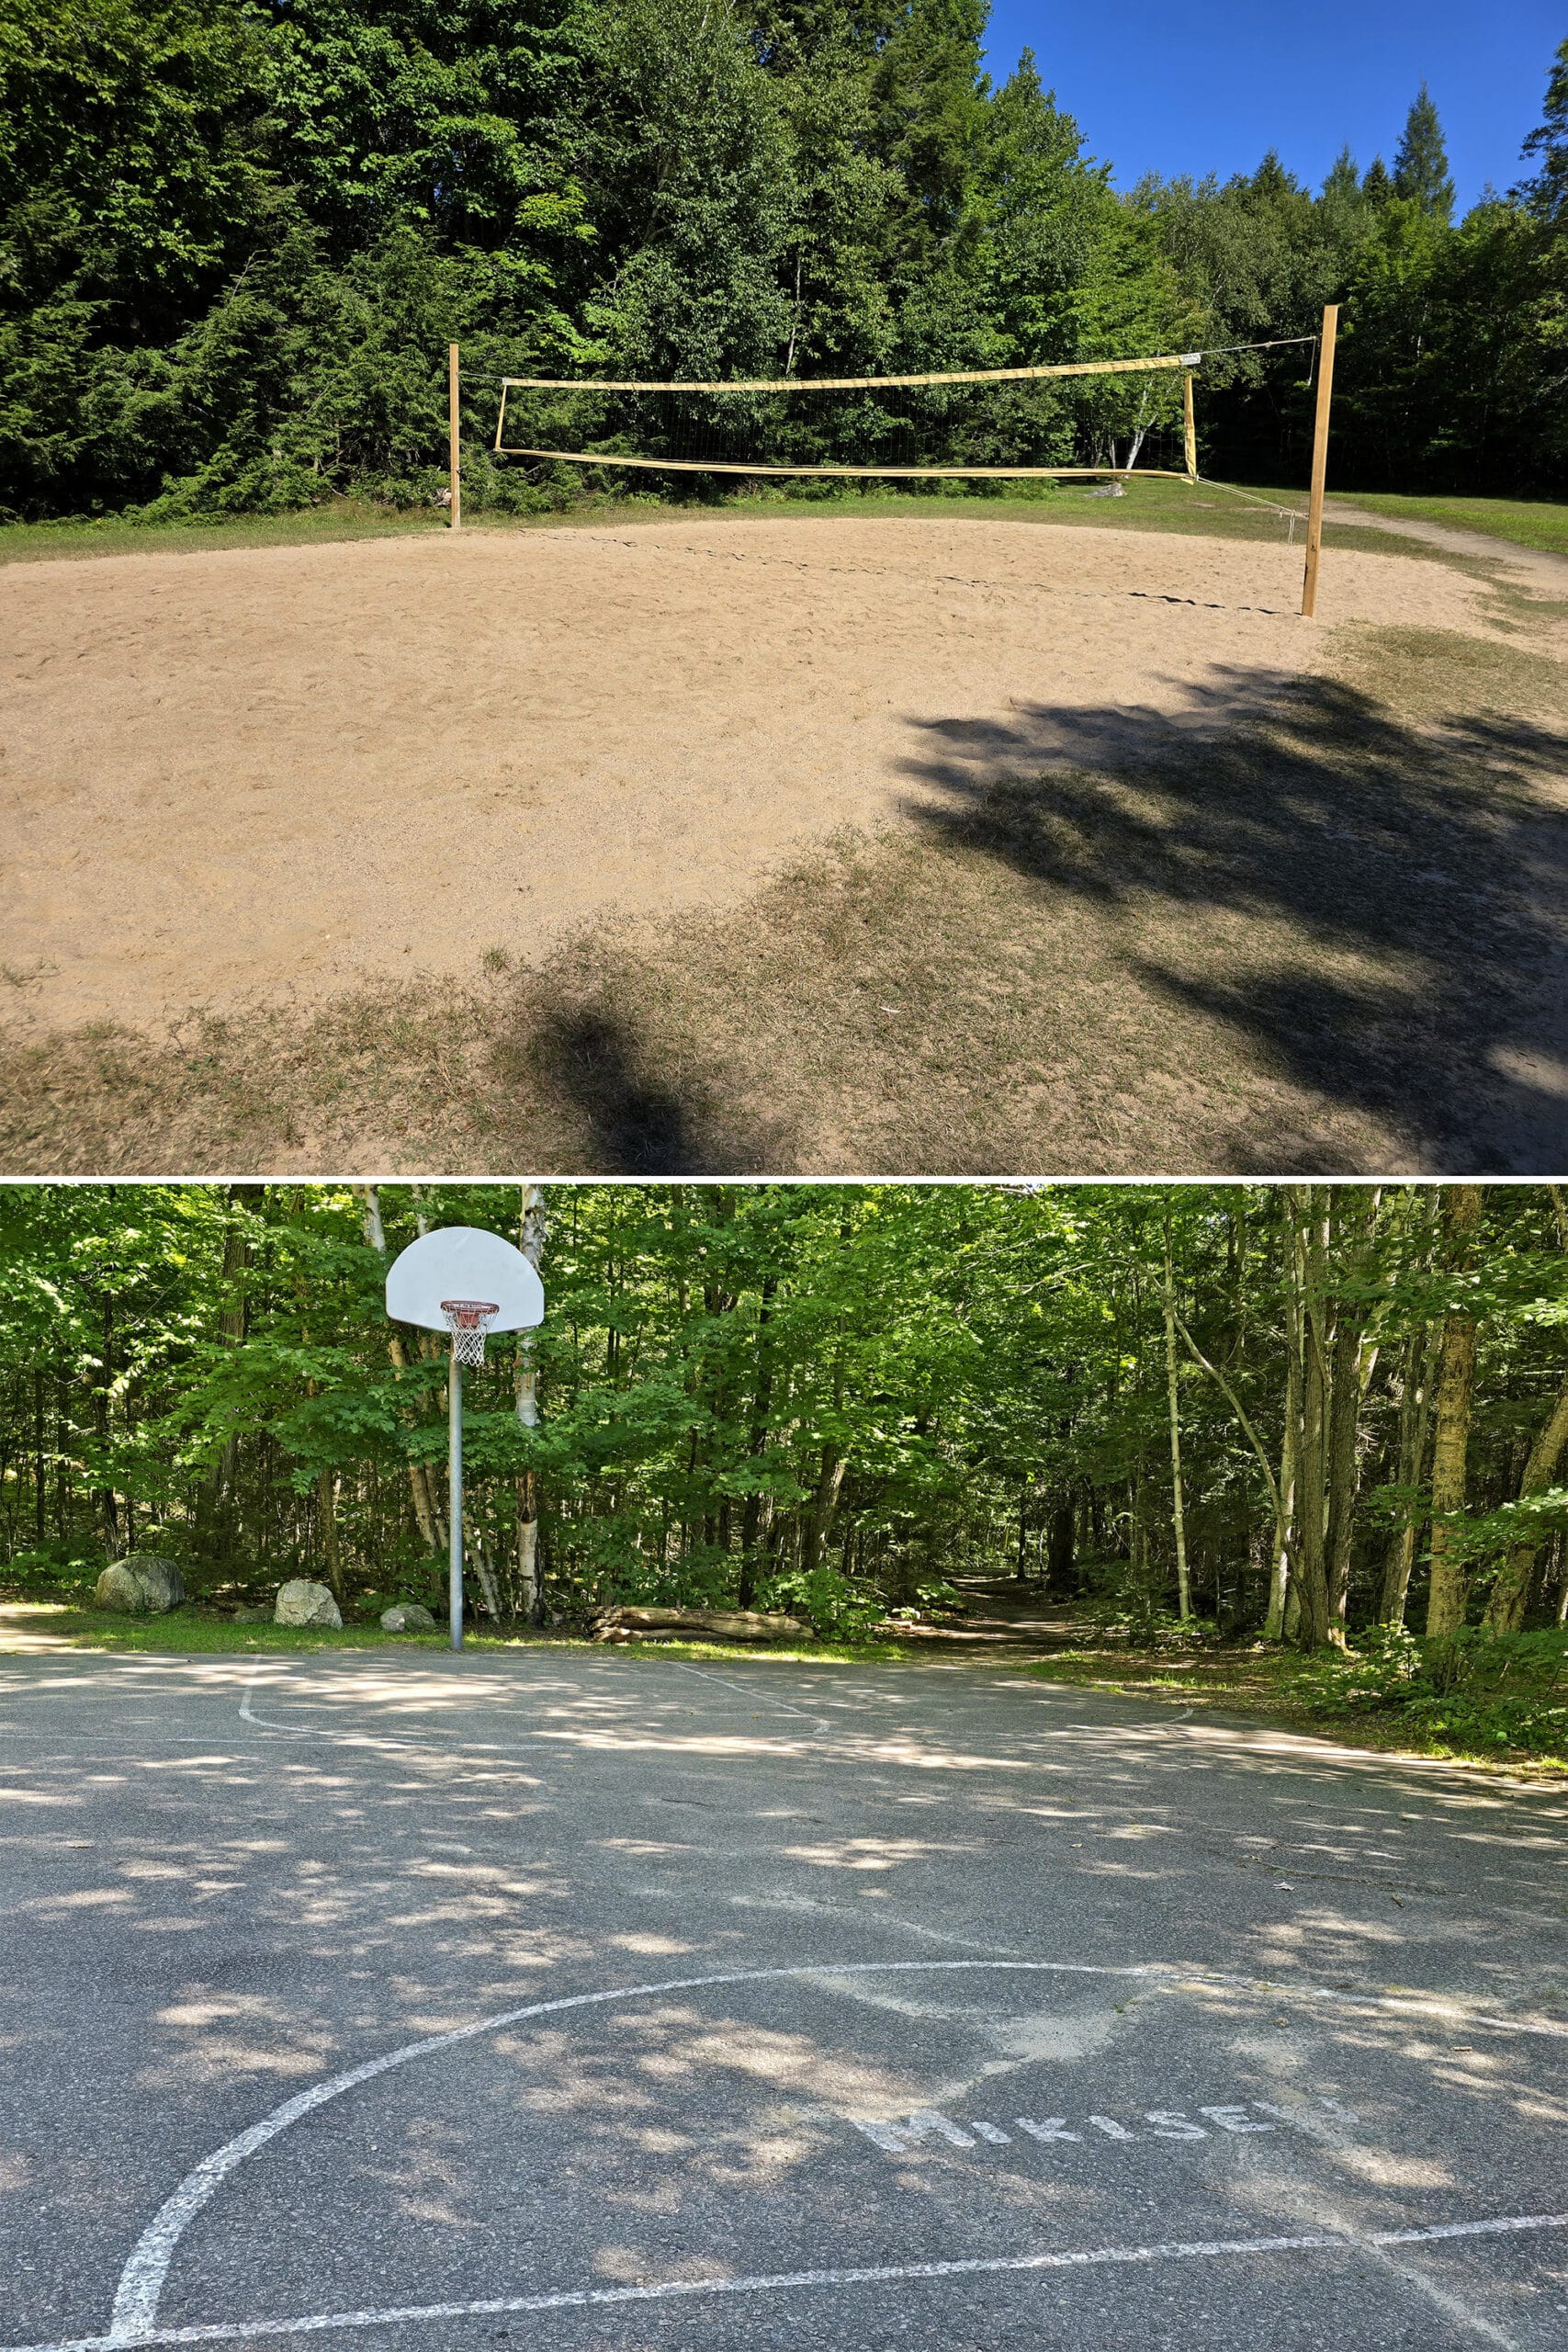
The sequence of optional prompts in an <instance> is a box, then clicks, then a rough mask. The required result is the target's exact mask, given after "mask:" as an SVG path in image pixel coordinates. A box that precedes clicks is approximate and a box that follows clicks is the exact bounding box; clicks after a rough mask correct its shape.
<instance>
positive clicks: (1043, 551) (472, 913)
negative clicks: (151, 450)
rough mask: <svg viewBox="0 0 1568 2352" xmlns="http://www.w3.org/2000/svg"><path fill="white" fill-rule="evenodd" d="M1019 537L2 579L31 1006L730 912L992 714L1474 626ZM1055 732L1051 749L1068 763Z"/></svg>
mask: <svg viewBox="0 0 1568 2352" xmlns="http://www.w3.org/2000/svg"><path fill="white" fill-rule="evenodd" d="M1300 569H1301V552H1300V549H1299V548H1293V549H1292V548H1285V547H1283V546H1274V545H1253V544H1239V545H1238V544H1235V543H1230V542H1226V541H1223V540H1218V539H1213V540H1212V539H1204V538H1189V537H1161V536H1157V535H1156V534H1154V533H1149V532H1137V533H1134V532H1126V533H1122V532H1120V531H1115V530H1102V529H1065V528H1060V527H1050V526H1033V525H1030V524H1020V523H1006V522H1004V523H987V522H980V521H974V520H964V521H959V522H946V521H942V520H931V521H929V522H928V521H925V520H915V519H907V518H899V519H897V520H891V521H857V520H852V519H840V518H833V519H822V520H817V519H813V520H810V521H786V522H778V523H773V522H751V521H745V522H703V521H694V522H676V523H671V522H660V523H659V524H645V525H626V526H606V527H602V528H601V527H595V528H592V529H570V530H536V531H505V532H502V531H493V532H487V531H482V530H479V531H472V532H468V533H466V534H463V535H461V536H459V537H455V538H454V537H446V536H445V535H440V534H433V535H431V536H429V537H416V538H408V539H393V540H371V541H360V542H357V543H349V544H344V545H339V546H327V547H310V548H267V549H235V550H233V551H226V552H221V553H195V554H191V555H164V554H160V555H148V556H124V557H109V558H104V559H100V560H94V561H74V562H60V563H39V564H27V565H17V566H14V567H12V568H10V569H9V570H6V571H0V643H4V644H5V646H6V648H7V649H8V651H7V655H6V673H7V676H6V687H5V702H4V725H3V729H0V790H3V793H4V805H5V808H6V818H7V822H6V837H7V843H8V848H7V870H6V875H5V881H4V889H5V903H6V945H5V949H4V964H5V969H6V977H7V978H8V980H9V981H10V982H11V984H12V985H11V986H10V987H9V988H8V989H7V990H6V995H7V997H8V998H9V999H10V1004H9V1007H8V1010H9V1011H10V1012H12V1013H13V1014H15V1015H18V1016H22V1017H24V1018H26V1019H28V1020H29V1021H31V1022H33V1023H39V1024H44V1025H54V1024H64V1023H78V1022H81V1021H84V1020H96V1019H101V1018H113V1019H115V1020H118V1021H119V1022H123V1023H128V1024H130V1025H132V1026H137V1025H141V1024H149V1023H153V1022H155V1021H156V1020H157V1019H158V1018H159V1016H160V1015H162V1014H164V1013H165V1012H169V1011H171V1010H174V1011H178V1010H180V1009H183V1008H184V1007H186V1006H187V1005H190V1004H192V1003H201V1004H205V1005H209V1006H213V1007H219V1008H221V1007H225V1006H233V1005H237V1004H240V1003H243V1002H247V1001H256V1000H257V999H258V998H263V999H275V1000H276V999H277V998H279V997H286V996H288V995H289V994H290V993H292V994H295V995H297V996H298V997H299V998H300V999H301V1000H303V1001H318V1000H320V999H322V998H324V997H327V996H330V995H333V994H335V993H337V992H338V991H340V990H342V989H344V988H346V987H348V986H351V985H354V984H356V983H360V982H363V981H367V980H369V981H372V982H374V981H376V980H378V979H381V980H385V979H388V978H393V979H398V980H401V979H406V978H411V977H412V976H414V975H431V974H439V973H447V972H450V973H457V974H467V973H470V972H472V970H473V969H474V967H476V965H477V964H478V963H479V959H480V958H481V957H482V956H484V955H485V954H486V952H487V951H489V950H491V949H496V948H499V949H502V950H503V951H504V952H505V953H506V955H507V956H510V957H512V958H513V959H514V960H517V961H522V962H526V961H529V960H531V959H533V958H536V957H537V956H540V955H542V954H544V953H545V952H546V951H547V950H548V949H549V948H550V947H551V946H552V945H554V944H557V943H558V941H559V940H560V939H561V938H562V937H563V936H564V935H566V934H567V933H571V932H573V931H575V930H577V929H579V928H580V927H581V925H582V924H584V923H585V922H590V921H592V920H593V919H594V918H596V917H600V916H603V915H605V914H607V913H610V912H612V911H614V910H624V911H626V913H628V914H633V915H637V916H649V915H659V914H661V913H663V912H665V911H667V910H676V909H682V908H689V907H692V906H695V905H708V906H723V905H726V904H733V903H735V902H736V901H737V900H738V899H741V898H742V897H744V896H745V895H746V894H747V893H748V892H749V891H750V890H751V889H752V888H754V887H755V886H756V884H757V883H758V882H759V880H760V879H761V877H762V876H764V874H765V873H766V872H767V871H768V869H769V868H770V867H772V866H774V865H778V864H779V863H780V862H782V861H784V860H785V859H787V858H789V857H791V856H793V855H795V854H799V853H800V852H802V851H804V850H806V849H807V848H808V847H809V845H810V844H812V843H813V842H817V841H819V840H820V839H821V838H822V837H823V836H825V835H827V834H829V833H831V832H833V831H836V830H838V829H840V828H841V827H844V826H846V825H856V826H874V825H876V824H879V823H883V822H886V821H887V820H896V819H897V818H898V817H899V816H900V815H901V814H903V813H904V812H906V811H907V810H908V809H909V808H910V807H911V806H915V805H918V804H919V802H920V801H921V800H922V799H924V798H926V797H929V796H928V790H927V787H928V786H930V785H931V783H932V782H934V781H936V780H937V779H938V778H939V777H940V775H941V774H942V770H943V763H944V762H945V761H946V760H947V759H948V757H949V755H950V753H953V752H956V753H957V755H958V756H959V757H960V759H961V763H962V768H963V773H964V775H965V777H967V778H970V779H973V778H974V776H975V775H976V763H978V764H979V765H980V766H981V767H983V766H984V763H985V759H986V756H987V755H986V729H987V727H994V729H995V730H996V741H997V745H998V750H997V753H996V758H997V762H998V767H1000V766H1006V765H1013V766H1016V764H1017V761H1018V753H1017V748H1016V747H1017V742H1018V738H1019V734H1020V732H1021V731H1022V732H1023V733H1025V735H1026V736H1027V740H1028V741H1029V743H1030V745H1031V757H1032V760H1034V763H1035V764H1036V765H1037V766H1041V767H1043V766H1045V765H1047V764H1048V763H1050V762H1051V761H1052V760H1053V759H1064V760H1074V759H1077V760H1080V761H1090V762H1092V761H1094V760H1096V759H1103V758H1105V757H1107V756H1115V757H1117V758H1119V759H1121V758H1125V757H1126V756H1127V755H1128V754H1129V753H1135V752H1137V750H1138V749H1139V748H1140V746H1146V745H1147V744H1149V743H1151V742H1154V741H1159V740H1162V739H1163V738H1164V737H1165V736H1166V733H1167V730H1168V729H1169V728H1170V727H1172V726H1177V727H1198V728H1203V727H1211V726H1213V725H1215V724H1224V723H1227V722H1228V721H1230V720H1231V719H1233V718H1235V717H1236V716H1237V715H1238V714H1239V713H1241V712H1242V711H1244V710H1245V709H1246V708H1247V707H1249V706H1250V705H1252V704H1254V703H1256V702H1257V701H1258V699H1259V698H1266V697H1267V696H1269V695H1270V694H1272V693H1274V692H1277V691H1278V689H1279V687H1280V684H1282V683H1283V682H1285V681H1286V680H1288V679H1289V678H1290V677H1291V676H1292V674H1294V673H1298V672H1299V671H1300V670H1302V669H1303V667H1306V666H1309V665H1310V664H1311V663H1312V662H1314V660H1316V659H1317V658H1318V656H1319V653H1320V650H1321V648H1322V646H1323V643H1324V639H1325V625H1327V624H1332V623H1334V622H1337V621H1346V620H1369V621H1377V622H1382V623H1387V622H1401V623H1404V624H1408V625H1415V626H1417V627H1424V628H1459V629H1464V630H1468V631H1472V632H1475V631H1477V630H1479V629H1480V628H1482V626H1483V624H1482V623H1481V622H1480V620H1479V618H1478V613H1477V596H1478V591H1477V590H1476V588H1475V587H1474V586H1472V583H1471V582H1468V581H1466V580H1465V579H1464V578H1462V577H1461V576H1460V575H1458V574H1456V573H1455V572H1453V571H1449V570H1447V569H1445V568H1444V567H1442V566H1439V565H1438V564H1434V563H1430V562H1420V561H1410V560H1405V559H1404V558H1402V557H1400V556H1397V555H1393V554H1390V555H1389V556H1386V557H1384V556H1381V555H1371V554H1351V553H1343V552H1337V553H1335V554H1334V555H1333V557H1332V560H1325V577H1324V587H1323V592H1322V594H1321V597H1320V604H1319V621H1318V624H1317V625H1315V626H1314V625H1313V624H1308V623H1303V621H1301V620H1300V619H1299V618H1298V617H1297V616H1296V612H1295V603H1296V598H1297V595H1298V594H1299V585H1300ZM1036 751H1037V752H1038V758H1037V759H1035V753H1036Z"/></svg>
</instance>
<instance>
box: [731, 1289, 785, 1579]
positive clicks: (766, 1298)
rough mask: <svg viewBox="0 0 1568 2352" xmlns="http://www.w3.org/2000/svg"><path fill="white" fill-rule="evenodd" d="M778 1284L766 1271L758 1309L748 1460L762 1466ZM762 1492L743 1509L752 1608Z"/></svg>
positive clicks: (743, 1561)
mask: <svg viewBox="0 0 1568 2352" xmlns="http://www.w3.org/2000/svg"><path fill="white" fill-rule="evenodd" d="M777 1287H778V1283H777V1279H776V1277H775V1276H774V1275H773V1274H767V1275H764V1277H763V1280H762V1288H761V1303H760V1304H759V1306H758V1309H757V1373H756V1379H755V1381H754V1383H753V1385H752V1390H751V1430H750V1441H749V1443H748V1448H747V1456H748V1460H749V1461H750V1463H751V1464H752V1466H753V1468H756V1467H759V1466H760V1465H761V1463H762V1462H763V1460H764V1459H765V1458H766V1455H767V1451H768V1414H769V1410H770V1408H771V1407H772V1404H773V1333H772V1331H771V1329H770V1328H769V1327H770V1325H771V1324H772V1322H773V1295H774V1293H775V1291H776V1289H777ZM766 1500H767V1498H766V1497H765V1496H763V1495H760V1494H756V1493H752V1494H749V1495H748V1496H747V1498H746V1500H745V1503H744V1505H743V1506H742V1509H741V1512H740V1594H739V1598H740V1606H741V1608H742V1609H750V1606H751V1603H752V1602H753V1600H755V1599H756V1597H757V1584H758V1577H757V1544H758V1538H759V1536H760V1535H761V1532H762V1528H763V1521H764V1514H763V1509H762V1506H763V1504H764V1502H765V1501H766Z"/></svg>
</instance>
